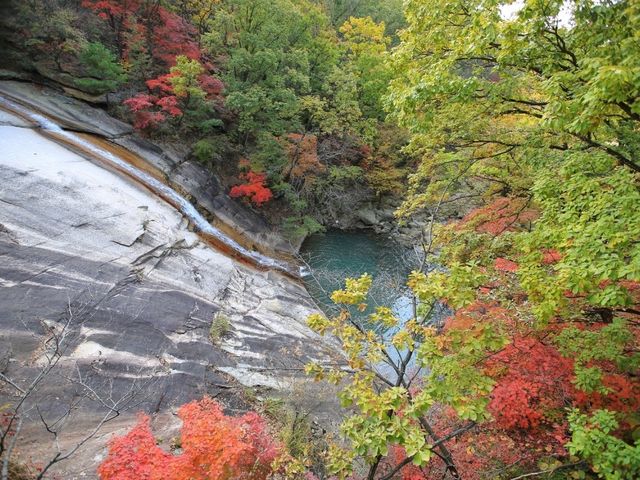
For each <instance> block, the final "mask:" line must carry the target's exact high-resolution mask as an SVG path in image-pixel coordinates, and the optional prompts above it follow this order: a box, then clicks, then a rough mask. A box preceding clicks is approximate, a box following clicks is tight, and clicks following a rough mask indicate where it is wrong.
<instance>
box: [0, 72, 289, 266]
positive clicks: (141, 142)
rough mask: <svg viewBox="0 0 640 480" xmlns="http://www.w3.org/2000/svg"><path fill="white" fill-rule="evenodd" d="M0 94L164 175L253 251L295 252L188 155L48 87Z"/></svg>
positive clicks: (23, 86)
mask: <svg viewBox="0 0 640 480" xmlns="http://www.w3.org/2000/svg"><path fill="white" fill-rule="evenodd" d="M0 94H4V95H7V96H8V97H10V98H12V99H14V100H18V101H20V102H21V103H23V104H25V105H27V106H30V107H32V108H34V109H37V110H39V111H41V112H43V113H45V114H46V115H48V116H51V117H53V118H55V119H56V120H57V123H59V124H61V125H62V126H65V127H66V128H68V129H70V130H73V131H77V132H85V133H90V134H93V135H97V136H100V137H103V138H105V139H108V140H109V141H111V142H113V143H115V144H117V145H120V146H122V147H124V148H126V149H127V150H129V151H131V152H133V153H135V154H136V155H138V156H140V157H142V158H143V159H144V161H146V162H147V163H149V164H150V165H152V166H153V167H154V168H156V169H158V170H159V171H160V172H162V173H163V174H164V175H165V176H166V178H167V180H168V181H169V182H170V183H171V184H172V185H173V186H177V187H179V188H181V189H182V190H184V191H185V192H187V193H189V194H190V195H192V196H193V198H194V199H195V200H196V201H197V203H198V204H199V205H200V206H201V207H202V208H204V209H206V210H207V211H209V212H210V213H212V214H213V215H214V216H215V217H217V218H218V219H219V220H220V221H221V222H223V223H225V224H226V225H228V226H230V227H232V228H233V229H234V230H236V231H237V232H239V233H240V234H242V235H243V236H245V237H246V238H247V239H249V240H250V241H251V242H252V243H253V244H254V245H255V246H257V247H262V248H263V250H267V251H268V250H276V251H280V252H284V253H287V254H291V253H296V252H297V249H296V248H295V246H292V245H291V244H290V243H289V242H288V241H286V240H284V239H283V238H282V237H281V236H280V235H277V234H276V233H274V232H273V231H272V229H271V227H270V226H269V225H268V223H267V222H266V221H265V220H264V219H263V218H262V217H260V216H259V215H257V214H255V213H254V212H253V211H251V210H249V209H247V208H245V207H243V206H242V205H240V204H239V203H238V202H236V201H234V200H233V199H231V198H230V197H229V196H228V195H227V194H226V192H225V191H224V190H223V188H222V186H221V185H220V183H219V182H218V180H217V179H216V177H215V176H214V175H212V173H211V172H210V171H208V170H207V169H206V168H204V167H203V166H202V165H200V164H198V163H197V162H194V161H192V160H190V159H188V155H187V154H188V152H181V151H177V149H176V148H175V147H174V146H168V145H163V146H162V148H161V147H159V146H158V145H156V144H154V143H152V142H150V141H148V140H146V139H143V138H141V137H140V136H138V135H137V134H135V133H134V132H133V129H132V128H131V126H130V125H128V124H126V123H124V122H121V121H120V120H117V119H115V118H113V117H111V116H109V115H108V114H107V113H105V112H104V111H103V110H100V109H98V108H95V107H92V106H89V105H87V104H85V103H82V102H80V101H78V100H76V99H72V98H69V97H67V96H64V95H61V94H60V93H58V92H56V91H54V90H52V89H49V88H46V87H38V86H35V85H33V84H31V83H26V82H17V81H0Z"/></svg>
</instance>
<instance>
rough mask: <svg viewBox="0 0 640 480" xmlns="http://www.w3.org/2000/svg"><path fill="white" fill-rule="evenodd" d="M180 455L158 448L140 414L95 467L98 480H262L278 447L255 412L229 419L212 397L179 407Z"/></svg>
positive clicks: (145, 420)
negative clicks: (137, 419) (135, 423)
mask: <svg viewBox="0 0 640 480" xmlns="http://www.w3.org/2000/svg"><path fill="white" fill-rule="evenodd" d="M178 416H179V417H180V418H181V419H182V421H183V427H182V431H181V448H182V453H181V454H179V455H173V454H171V453H168V452H165V451H164V450H162V449H161V448H160V447H159V446H158V445H157V444H156V440H155V438H154V437H153V433H152V432H151V427H150V420H149V417H148V416H146V415H141V417H140V420H139V422H138V424H137V425H136V426H135V427H134V428H133V429H132V430H131V431H130V432H129V433H127V434H126V435H124V436H122V437H118V438H116V439H114V440H112V441H111V443H110V445H109V453H108V456H107V458H106V459H105V460H104V462H102V464H100V467H99V468H98V474H99V475H100V478H101V479H102V480H116V479H117V480H232V479H233V480H236V479H237V480H265V479H266V478H267V476H268V475H269V474H270V473H271V463H272V462H273V460H274V459H275V458H276V456H277V455H278V454H279V452H280V449H281V447H280V445H279V444H278V443H277V442H276V441H274V440H273V439H272V438H271V436H270V435H269V434H268V432H267V427H266V423H265V421H264V420H263V419H262V417H260V416H259V415H258V414H256V413H247V414H246V415H244V416H242V417H229V416H227V415H225V414H224V413H223V411H222V408H221V407H220V405H219V404H218V403H217V402H216V401H215V400H212V399H211V398H206V397H205V398H204V399H202V400H200V401H194V402H191V403H187V404H185V405H183V406H182V407H180V410H179V411H178Z"/></svg>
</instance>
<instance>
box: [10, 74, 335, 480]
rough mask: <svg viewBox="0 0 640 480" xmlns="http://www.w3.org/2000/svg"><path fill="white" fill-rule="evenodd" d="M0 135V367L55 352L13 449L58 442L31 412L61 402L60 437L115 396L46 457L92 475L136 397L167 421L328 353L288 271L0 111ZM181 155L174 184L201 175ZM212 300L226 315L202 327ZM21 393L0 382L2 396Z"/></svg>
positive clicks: (17, 376)
mask: <svg viewBox="0 0 640 480" xmlns="http://www.w3.org/2000/svg"><path fill="white" fill-rule="evenodd" d="M2 83H3V84H4V82H2ZM12 83H14V82H12ZM4 87H6V84H4V85H3V87H2V88H4ZM16 95H17V94H16ZM31 95H35V94H34V93H33V92H30V93H29V98H31ZM46 102H48V100H46ZM56 102H58V100H56ZM42 103H45V100H41V106H42V109H43V110H44V109H45V107H46V109H47V110H50V109H51V106H50V105H49V104H47V105H42ZM56 105H58V104H57V103H56ZM58 113H60V114H61V115H62V114H64V115H67V114H69V111H67V110H64V109H63V108H62V107H60V109H59V110H58ZM72 113H73V118H72V119H71V120H69V121H73V122H76V125H80V124H82V125H83V128H85V129H87V128H88V127H87V124H88V123H87V124H84V123H83V122H84V121H85V120H86V121H87V122H88V120H89V119H88V118H86V117H82V116H81V115H79V114H78V112H77V111H76V110H75V107H74V109H73V111H72ZM87 115H89V116H90V115H93V114H92V113H91V114H89V113H87ZM92 121H96V119H95V118H94V119H93V120H92ZM110 122H111V121H110V120H105V121H104V123H103V119H102V118H99V117H98V119H97V124H98V125H99V130H101V132H102V134H104V135H107V133H106V132H107V129H108V131H109V132H111V133H109V134H113V135H127V134H128V133H127V130H126V129H125V128H124V127H122V126H120V125H119V124H118V123H110ZM105 125H106V126H105ZM92 128H93V127H92ZM86 131H88V130H86ZM121 138H124V137H121ZM143 143H144V142H143ZM0 151H2V153H3V154H2V157H1V158H0V181H1V182H2V185H3V188H2V190H1V192H0V256H1V257H2V261H1V262H0V330H1V336H0V370H1V373H2V374H3V375H6V376H7V377H9V378H12V379H14V380H15V382H16V383H17V386H18V387H19V388H21V389H23V390H26V389H27V387H28V385H29V384H30V382H31V381H32V380H33V379H34V378H35V377H37V376H38V375H39V374H40V372H42V371H43V368H46V366H47V365H48V362H49V363H50V362H51V358H52V352H54V353H55V356H54V358H55V360H56V364H55V368H53V369H51V371H50V372H48V373H47V375H46V378H45V379H44V380H43V381H42V382H41V383H40V384H39V385H38V388H37V391H34V392H33V394H31V395H30V397H29V400H28V402H27V405H28V406H29V408H28V409H27V408H25V413H24V418H25V424H24V428H23V437H24V438H25V441H23V442H21V444H20V445H18V447H17V448H18V451H19V453H20V454H21V455H22V456H23V457H26V458H34V459H43V458H47V457H48V456H50V455H51V454H52V453H55V450H54V449H53V441H54V440H55V438H54V436H53V435H52V434H51V432H47V431H46V429H45V428H43V427H44V426H43V419H42V418H41V417H42V416H44V419H45V420H47V421H48V422H49V423H50V424H51V422H57V421H58V420H56V419H60V418H62V420H60V421H59V423H56V425H58V426H60V427H61V428H60V434H59V439H58V440H59V443H60V445H61V448H62V450H63V451H68V449H70V448H73V446H74V445H76V444H77V443H78V442H80V441H81V440H83V439H84V438H85V437H86V436H87V435H88V434H89V433H92V431H93V428H94V427H95V426H96V425H98V424H99V423H100V422H101V421H102V419H104V418H105V415H108V414H109V411H110V410H111V411H112V412H113V410H114V409H117V410H118V415H117V417H115V418H114V419H113V420H111V421H109V422H108V423H106V424H104V425H103V426H102V428H101V429H100V431H99V433H98V434H96V435H95V436H92V437H91V439H90V440H89V441H88V442H87V443H86V444H84V445H83V446H82V448H81V449H80V450H79V451H78V453H77V454H75V455H74V456H73V457H72V459H70V460H69V461H66V462H61V463H60V464H59V469H58V470H57V473H58V474H59V475H61V477H62V478H65V479H73V478H94V477H95V467H96V465H97V463H99V461H100V460H101V458H102V456H103V455H104V451H105V443H106V441H107V439H108V438H109V437H110V436H111V435H112V434H113V433H122V432H123V431H124V429H126V428H128V427H130V426H131V425H132V423H133V422H134V421H135V413H136V412H137V411H144V412H147V413H152V414H155V418H156V420H155V423H156V427H157V430H158V431H160V432H167V433H166V435H165V436H168V435H170V432H175V429H176V426H177V424H178V422H177V420H176V418H175V416H174V415H173V414H174V412H175V409H176V408H177V406H178V405H180V404H182V403H184V402H186V401H189V400H192V399H195V398H199V397H201V396H202V395H205V394H206V395H211V396H215V397H219V398H222V399H224V400H225V403H226V404H227V405H228V406H229V407H230V408H232V409H233V408H237V409H240V410H242V409H243V408H246V406H247V405H246V404H245V403H244V401H243V395H242V391H243V389H244V388H254V389H256V388H257V389H260V390H274V391H280V392H283V391H284V392H286V391H291V390H292V389H294V388H296V386H299V383H300V382H303V381H305V380H304V377H303V375H302V373H301V369H302V367H303V365H304V364H305V363H306V362H308V361H309V360H312V359H313V360H320V361H324V362H333V361H339V359H340V357H339V355H337V354H336V350H335V349H334V347H333V345H330V344H328V343H326V342H325V341H324V340H322V339H321V338H320V337H318V336H317V335H316V334H314V333H313V332H312V331H311V330H309V329H308V327H307V326H306V325H305V319H306V317H307V316H308V315H309V314H310V313H312V312H314V311H315V306H314V305H313V303H312V301H311V300H310V298H309V296H308V294H307V292H306V290H305V289H304V288H303V287H302V286H301V285H299V284H297V283H295V282H294V281H292V280H291V279H289V278H287V277H285V276H283V275H281V274H279V273H276V272H270V271H257V270H254V269H252V268H250V267H248V266H246V265H243V264H240V263H238V262H237V261H235V260H233V259H231V258H229V257H228V256H225V255H224V254H222V253H220V252H218V251H216V250H214V249H212V248H211V247H210V246H208V245H206V244H204V243H202V241H201V240H200V238H199V237H198V236H197V235H196V234H195V233H193V232H192V231H190V229H189V225H188V224H187V222H186V221H185V220H184V219H183V217H182V215H180V213H179V212H178V211H176V210H175V209H174V208H173V207H171V206H170V205H168V204H167V203H165V202H164V201H162V200H161V199H159V198H157V197H155V196H154V195H153V194H152V193H151V192H148V191H146V190H144V189H141V188H140V187H139V186H138V185H137V184H135V183H133V182H132V181H130V180H128V179H126V178H123V177H121V176H119V175H117V174H115V173H112V172H109V171H107V170H105V169H103V168H101V167H99V166H97V165H95V164H93V163H91V162H90V161H89V160H87V159H85V158H83V157H81V156H79V155H77V154H75V153H72V152H70V151H69V150H67V149H66V148H64V147H62V146H60V145H58V144H57V143H55V142H53V141H52V140H50V139H48V138H45V137H43V136H41V135H40V134H39V133H38V132H37V131H35V130H34V129H32V128H31V127H30V126H29V124H27V123H26V122H24V121H22V120H21V119H19V118H17V117H15V116H14V115H11V114H7V113H5V112H1V111H0ZM157 155H158V157H159V158H163V159H164V161H166V165H168V166H170V165H171V161H170V160H167V157H166V156H163V154H162V152H161V151H160V152H157ZM180 167H181V168H180V169H179V170H177V171H180V172H182V173H181V174H180V175H181V178H182V179H183V181H184V183H185V184H188V183H190V182H194V180H193V179H194V178H198V177H197V175H196V174H195V173H194V172H193V171H189V170H186V168H187V167H185V166H184V164H182V165H181V166H180ZM190 188H192V190H191V191H193V192H195V194H197V195H200V196H201V198H203V199H208V200H207V201H211V202H215V198H217V197H215V196H214V197H213V199H211V198H210V196H209V194H208V190H207V189H208V188H210V189H215V188H217V187H216V186H215V184H213V183H212V184H207V183H206V182H205V183H203V184H200V183H199V182H197V181H196V182H195V183H194V184H193V185H191V186H190ZM203 202H204V200H203ZM236 214H237V215H241V214H240V213H236ZM249 223H250V222H249ZM216 314H218V315H220V314H223V315H225V316H226V317H227V318H228V319H229V328H228V329H227V330H225V331H224V332H223V334H222V335H220V337H219V338H216V339H214V340H213V341H212V339H211V338H210V327H211V324H212V321H213V319H214V316H215V315H216ZM52 348H53V349H54V350H52ZM18 396H19V392H18V391H17V390H16V389H12V388H10V387H8V386H6V385H5V387H3V388H2V390H0V404H4V403H11V402H12V401H13V400H14V399H15V398H17V397H18ZM327 397H328V399H327V400H326V401H325V400H324V399H322V398H320V400H319V397H318V396H317V395H316V397H315V398H314V402H315V404H314V408H315V409H316V411H317V415H318V417H319V418H320V419H321V420H322V418H325V419H326V418H327V417H328V416H330V412H331V411H332V409H333V408H334V405H333V404H332V403H331V400H329V398H331V396H330V395H327ZM62 426H63V427H64V428H62Z"/></svg>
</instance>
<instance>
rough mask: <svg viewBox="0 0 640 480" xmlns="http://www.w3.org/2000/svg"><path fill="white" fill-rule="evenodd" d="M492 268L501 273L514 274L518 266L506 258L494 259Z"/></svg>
mask: <svg viewBox="0 0 640 480" xmlns="http://www.w3.org/2000/svg"><path fill="white" fill-rule="evenodd" d="M494 266H495V269H496V270H499V271H501V272H515V271H517V270H518V264H517V263H516V262H512V261H511V260H507V259H506V258H500V257H498V258H496V260H495V264H494Z"/></svg>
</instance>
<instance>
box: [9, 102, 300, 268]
mask: <svg viewBox="0 0 640 480" xmlns="http://www.w3.org/2000/svg"><path fill="white" fill-rule="evenodd" d="M0 107H2V108H4V109H6V110H8V111H11V112H13V113H17V114H18V115H20V116H21V117H23V118H25V119H26V120H29V121H30V122H32V123H33V124H35V125H37V126H38V127H40V128H41V129H42V130H44V131H45V132H48V133H50V134H53V136H55V137H58V138H60V139H62V140H64V141H65V142H68V143H69V144H71V145H73V146H76V147H77V148H80V149H81V150H83V151H86V152H88V153H89V154H91V155H92V156H95V157H97V158H99V159H100V160H102V161H104V162H106V163H107V164H110V165H111V166H113V167H116V168H117V169H118V170H121V171H124V172H125V173H127V174H128V175H130V176H131V177H133V178H134V179H135V180H136V181H138V182H139V183H141V184H142V185H144V186H145V187H147V188H149V189H150V190H152V191H153V192H155V193H156V194H157V195H159V196H160V197H162V198H164V199H165V200H166V201H167V202H169V203H171V204H172V205H173V206H174V207H175V208H177V209H178V210H179V211H180V212H181V213H182V214H183V215H184V216H185V217H187V218H188V219H189V221H190V222H191V223H193V225H194V226H195V228H196V229H197V230H198V231H199V232H202V233H204V234H205V235H210V236H211V237H212V238H214V239H215V240H216V241H217V242H220V243H221V244H222V245H223V246H224V247H226V248H227V249H229V250H230V251H232V252H234V253H235V254H237V255H239V256H241V257H243V258H245V259H247V260H248V261H250V262H252V263H254V264H255V265H257V266H259V267H261V268H266V269H274V270H280V271H282V272H285V273H288V274H289V275H293V276H295V277H300V276H301V275H303V274H304V272H303V271H302V270H301V269H299V268H298V267H296V266H293V265H290V264H288V263H286V262H283V261H281V260H277V259H275V258H271V257H268V256H266V255H263V254H261V253H259V252H255V251H251V250H248V249H246V248H244V247H243V246H242V245H240V244H239V243H238V242H236V241H235V240H233V239H232V238H230V237H229V236H227V235H226V234H225V233H224V232H222V231H221V230H219V229H217V228H216V227H214V226H213V225H211V224H210V223H209V222H208V221H207V219H205V218H204V217H203V216H202V215H201V214H200V212H198V210H197V209H196V208H195V207H194V206H193V205H192V204H191V203H190V202H189V201H188V200H187V199H186V198H184V197H183V196H182V195H180V194H179V193H178V192H176V191H175V190H174V189H172V188H171V187H169V186H167V185H165V184H164V183H162V182H161V181H159V180H157V179H156V178H154V177H153V176H151V175H149V174H148V173H146V172H144V171H142V170H140V169H138V168H136V167H134V166H133V165H131V164H129V163H128V162H127V161H125V160H123V159H121V158H119V157H118V156H116V155H114V154H113V153H111V152H110V151H108V150H105V149H104V148H101V147H99V146H97V145H94V144H93V143H91V142H89V141H88V140H85V139H84V138H82V137H80V136H79V135H77V134H75V133H72V132H69V131H67V130H64V129H62V128H61V127H60V126H59V125H57V124H56V123H55V122H53V121H51V120H50V119H48V118H46V117H45V116H43V115H40V114H38V113H35V112H33V111H31V110H29V109H27V108H25V107H23V106H22V105H19V104H17V103H15V102H12V101H11V100H8V99H6V98H4V97H2V96H0Z"/></svg>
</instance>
